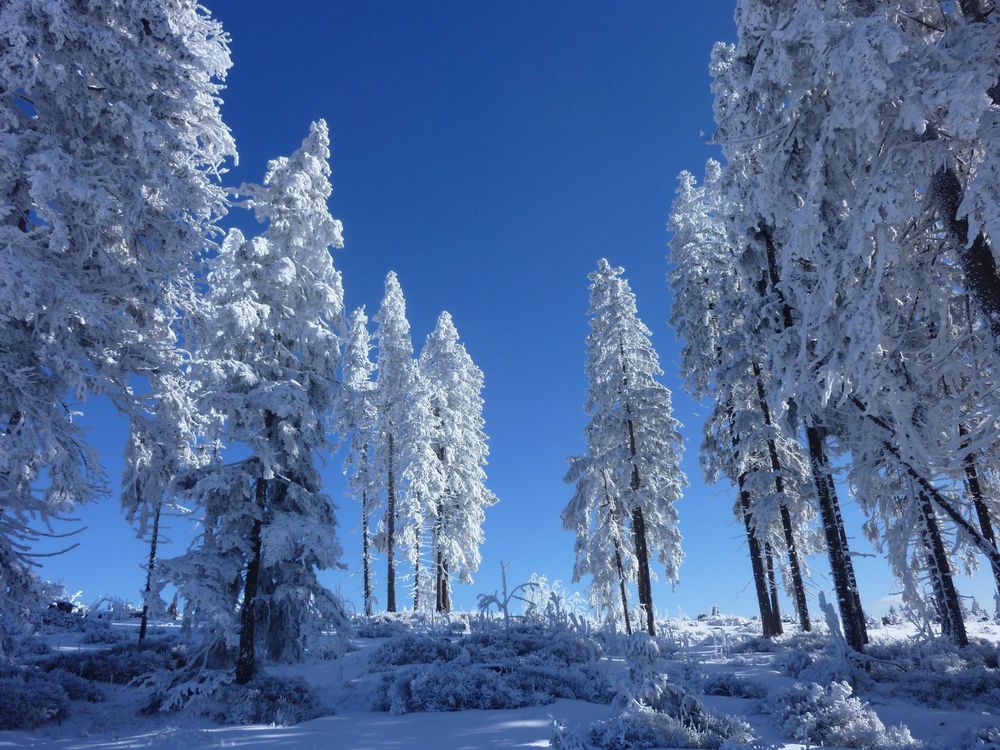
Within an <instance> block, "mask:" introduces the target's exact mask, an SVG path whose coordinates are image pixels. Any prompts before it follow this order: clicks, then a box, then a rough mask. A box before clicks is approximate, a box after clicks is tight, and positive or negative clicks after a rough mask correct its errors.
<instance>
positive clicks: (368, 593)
mask: <svg viewBox="0 0 1000 750" xmlns="http://www.w3.org/2000/svg"><path fill="white" fill-rule="evenodd" d="M361 463H362V465H363V466H365V467H367V466H368V444H367V443H365V445H364V447H363V448H362V449H361ZM366 471H367V469H366ZM370 515H371V509H370V508H369V507H368V489H367V487H366V488H365V489H363V490H362V491H361V560H362V566H363V568H364V587H365V592H364V595H365V617H371V616H372V552H371V532H370V531H369V528H368V523H369V516H370Z"/></svg>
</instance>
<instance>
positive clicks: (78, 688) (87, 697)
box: [48, 669, 105, 703]
mask: <svg viewBox="0 0 1000 750" xmlns="http://www.w3.org/2000/svg"><path fill="white" fill-rule="evenodd" d="M48 677H49V678H50V679H51V680H52V681H53V682H56V683H58V684H59V686H60V687H62V689H63V690H64V691H66V695H67V696H68V697H69V699H70V700H71V701H86V702H87V703H101V702H103V701H104V700H105V695H104V692H103V691H102V690H101V689H100V688H99V687H98V686H97V685H94V684H93V683H91V682H88V681H87V680H85V679H83V678H82V677H80V676H79V675H76V674H73V673H72V672H67V671H66V670H65V669H53V670H52V671H51V672H49V673H48Z"/></svg>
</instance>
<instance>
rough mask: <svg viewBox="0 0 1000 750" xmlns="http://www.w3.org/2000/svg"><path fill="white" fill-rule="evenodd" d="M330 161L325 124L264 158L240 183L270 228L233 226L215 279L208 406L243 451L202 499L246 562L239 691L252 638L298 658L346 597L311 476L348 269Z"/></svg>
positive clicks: (325, 506)
mask: <svg viewBox="0 0 1000 750" xmlns="http://www.w3.org/2000/svg"><path fill="white" fill-rule="evenodd" d="M329 156H330V154H329V134H328V131H327V127H326V123H325V122H323V121H322V120H320V121H318V122H315V123H313V125H312V126H311V128H310V132H309V135H308V137H307V138H306V139H305V140H304V141H303V143H302V146H301V147H300V148H299V149H298V150H297V151H296V152H295V153H294V154H292V156H290V157H282V158H278V159H275V160H273V161H271V162H270V163H269V164H268V167H267V172H266V174H265V177H264V182H263V184H261V185H244V186H243V187H242V188H241V189H240V192H241V193H242V194H243V195H244V196H246V199H247V204H248V206H249V207H251V208H253V210H254V212H255V214H256V216H257V219H258V220H259V221H260V222H262V223H264V224H266V229H265V230H264V232H263V234H261V235H260V236H258V237H255V238H253V239H249V240H248V239H246V238H245V237H244V236H243V234H242V233H241V232H239V231H238V230H232V231H231V232H230V233H229V235H228V236H227V237H226V240H225V242H224V243H223V246H222V249H221V251H220V253H219V255H218V257H217V258H215V259H214V260H213V262H212V270H211V273H210V275H209V278H208V282H209V286H210V289H211V291H210V302H211V304H212V309H213V310H214V317H213V319H212V320H211V321H210V334H209V335H208V337H207V339H206V341H205V342H204V345H203V346H202V349H201V352H200V356H201V357H202V359H203V362H204V367H205V370H206V373H205V376H204V377H205V379H206V381H208V382H209V383H210V394H209V397H208V399H207V405H208V406H209V407H210V408H211V409H212V410H214V411H217V412H218V413H219V414H221V415H222V416H223V418H224V419H225V432H224V435H225V438H226V442H227V443H228V444H229V445H230V446H231V447H233V448H234V449H235V448H237V447H239V448H240V449H243V448H245V450H246V451H247V453H248V454H249V455H248V457H247V458H245V459H243V460H241V461H240V462H238V463H237V464H236V465H235V466H222V465H217V466H216V467H215V470H214V471H213V470H210V471H207V472H205V473H204V475H203V476H202V477H200V478H199V480H198V482H197V484H196V485H195V487H194V494H195V496H196V498H198V499H199V502H200V504H201V506H202V507H203V508H205V509H206V510H209V509H210V510H212V512H213V514H214V512H215V510H216V509H215V508H214V507H210V506H214V505H215V504H218V502H219V500H220V499H223V500H225V501H228V502H229V503H230V505H228V506H227V505H226V504H225V503H222V507H221V508H218V511H219V517H218V518H210V519H209V520H211V521H213V522H215V524H216V525H217V529H215V530H212V534H213V539H212V543H213V544H214V545H215V546H216V547H219V548H221V549H222V550H223V552H224V554H225V555H227V557H226V560H229V561H231V560H232V559H233V558H236V559H238V560H239V562H240V567H239V570H240V571H241V575H242V584H241V588H242V599H241V602H240V612H239V626H238V627H239V655H238V658H237V663H236V680H237V682H238V683H244V682H246V681H247V680H249V679H250V678H251V677H252V675H253V673H254V670H255V669H256V647H257V645H258V641H259V643H260V645H262V646H263V648H264V651H265V653H266V654H267V656H268V657H270V658H271V659H274V660H293V659H298V658H301V656H302V654H303V653H304V650H305V649H306V648H308V646H309V644H310V642H311V639H312V638H313V637H315V636H317V635H318V634H319V633H320V631H321V630H325V629H330V628H332V627H338V626H341V625H342V624H343V612H342V609H341V607H340V604H339V601H338V600H337V599H336V598H335V597H334V596H333V595H332V594H331V593H330V592H329V591H327V590H326V589H325V588H324V587H323V586H322V585H321V584H320V583H319V581H318V580H317V577H316V576H317V570H318V569H322V568H332V567H336V566H339V565H340V546H339V544H338V543H337V541H336V534H335V518H334V507H333V504H332V502H331V501H330V498H329V497H327V496H326V495H325V494H324V493H323V492H322V489H321V483H320V478H319V474H318V472H317V470H316V460H317V458H318V456H317V453H318V451H320V450H321V449H322V448H323V447H324V446H325V444H326V440H325V435H326V422H327V419H328V417H329V412H330V410H331V408H332V407H333V405H334V402H335V398H336V381H335V373H336V368H337V365H338V359H339V348H340V339H339V335H338V331H339V330H340V327H341V324H342V316H343V289H342V287H341V280H340V274H339V273H338V272H337V271H336V270H335V268H334V266H333V260H332V257H331V254H330V249H331V248H336V247H342V245H343V239H342V234H341V224H340V222H339V221H338V220H336V219H333V218H332V217H331V216H330V213H329V209H328V207H327V201H328V199H329V197H330V193H331V187H330V167H329V163H328V161H329ZM205 533H206V534H207V533H209V528H208V527H207V526H206V530H205ZM203 541H204V540H203ZM233 550H236V551H238V553H239V554H238V555H233V554H232V551H233ZM199 553H200V554H201V556H202V557H204V556H205V555H208V556H211V555H212V554H214V550H213V549H212V548H211V547H208V546H205V545H202V546H201V547H199V548H198V549H197V550H193V551H192V553H191V554H192V555H193V556H194V557H197V556H198V554H199ZM199 564H200V565H202V566H203V567H205V568H209V567H213V566H215V565H217V561H213V560H211V559H209V560H202V561H200V562H199V561H198V560H194V559H192V560H189V561H187V562H186V563H185V566H186V567H187V569H189V570H190V569H191V568H192V567H195V566H197V565H199ZM179 569H180V566H179V564H178V565H174V566H172V567H171V570H174V571H178V570H179ZM219 572H220V573H222V574H223V577H222V580H220V581H218V582H216V583H215V588H216V589H224V588H227V587H231V586H232V580H233V579H232V578H231V577H230V576H231V575H232V572H233V571H232V567H231V564H230V567H228V568H227V567H222V568H220V569H219ZM177 584H178V586H179V587H181V588H182V589H183V588H184V587H187V586H193V587H195V588H204V587H205V586H206V582H204V581H199V582H191V581H188V580H185V579H182V580H179V581H177ZM184 593H185V595H186V596H187V598H188V599H189V600H193V601H195V602H196V607H197V606H204V605H199V604H198V602H197V598H196V596H195V595H194V594H193V593H192V592H190V591H185V592H184ZM208 606H214V605H211V604H210V605H208Z"/></svg>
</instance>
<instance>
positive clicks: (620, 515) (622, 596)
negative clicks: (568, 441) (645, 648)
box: [562, 456, 637, 635]
mask: <svg viewBox="0 0 1000 750" xmlns="http://www.w3.org/2000/svg"><path fill="white" fill-rule="evenodd" d="M609 473H610V472H609V469H608V468H602V467H598V466H595V465H594V464H593V462H592V461H591V460H590V458H589V456H575V457H573V458H571V459H570V468H569V471H568V472H567V473H566V477H565V481H566V483H567V484H572V485H574V487H575V490H574V492H573V497H572V498H570V501H569V503H567V505H566V508H565V509H564V510H563V512H562V521H563V527H564V528H565V529H566V530H567V531H573V532H574V533H575V534H576V541H575V543H574V552H575V555H576V559H575V562H574V565H573V582H574V583H576V582H577V581H579V580H581V579H582V578H583V577H584V576H587V575H589V576H590V577H591V579H590V602H591V604H592V605H593V606H594V607H595V608H597V609H598V610H599V611H603V612H605V613H606V614H607V617H608V619H609V620H610V621H612V622H614V623H622V624H623V625H624V626H625V633H626V634H627V635H632V619H631V616H630V614H631V613H630V610H629V598H628V587H629V584H631V583H632V582H634V581H635V580H636V569H637V567H636V558H635V552H634V546H633V536H632V534H631V533H630V532H629V513H628V509H627V508H626V507H625V504H624V503H623V502H622V499H621V496H620V494H619V493H618V488H617V487H616V486H615V484H614V483H613V482H612V481H611V480H610V479H609Z"/></svg>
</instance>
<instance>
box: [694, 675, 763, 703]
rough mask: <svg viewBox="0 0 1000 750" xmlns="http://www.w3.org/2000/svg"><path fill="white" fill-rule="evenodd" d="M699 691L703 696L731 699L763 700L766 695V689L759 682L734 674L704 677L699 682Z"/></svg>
mask: <svg viewBox="0 0 1000 750" xmlns="http://www.w3.org/2000/svg"><path fill="white" fill-rule="evenodd" d="M701 691H702V692H703V693H704V694H705V695H725V696H730V697H732V698H763V697H765V696H766V695H767V688H765V687H764V686H763V685H761V684H760V683H759V682H754V681H753V680H748V679H746V678H745V677H737V676H736V675H734V674H716V675H712V676H711V677H706V678H705V679H703V680H702V682H701Z"/></svg>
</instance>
